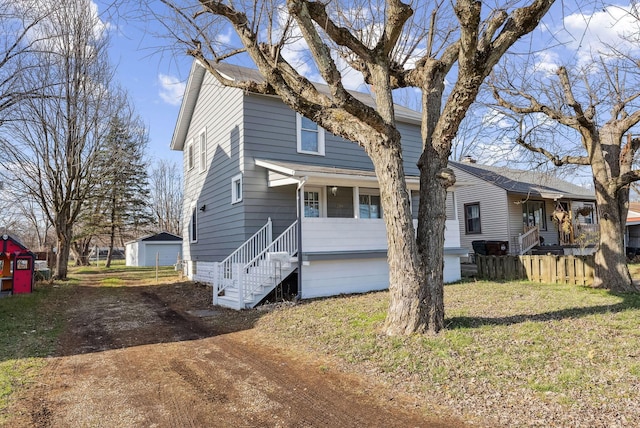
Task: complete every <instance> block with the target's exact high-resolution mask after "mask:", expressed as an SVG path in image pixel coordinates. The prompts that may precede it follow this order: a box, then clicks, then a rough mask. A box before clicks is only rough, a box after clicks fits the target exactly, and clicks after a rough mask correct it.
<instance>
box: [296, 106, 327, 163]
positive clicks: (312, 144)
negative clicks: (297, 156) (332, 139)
mask: <svg viewBox="0 0 640 428" xmlns="http://www.w3.org/2000/svg"><path fill="white" fill-rule="evenodd" d="M296 128H297V137H298V153H305V154H310V155H320V156H324V129H322V128H321V127H320V126H318V124H316V123H315V122H314V121H312V120H311V119H308V118H306V117H304V116H302V115H301V114H299V113H296Z"/></svg>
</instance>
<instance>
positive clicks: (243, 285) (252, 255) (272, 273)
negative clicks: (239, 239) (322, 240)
mask: <svg viewBox="0 0 640 428" xmlns="http://www.w3.org/2000/svg"><path fill="white" fill-rule="evenodd" d="M297 253H298V228H297V221H296V222H294V223H293V224H292V225H291V226H289V227H288V228H287V229H286V230H285V231H284V232H282V234H281V235H280V236H278V237H277V238H276V239H272V225H271V219H269V220H268V221H267V224H265V225H264V226H263V227H262V228H261V229H260V230H259V231H258V232H256V233H255V234H254V235H253V236H252V237H251V238H249V239H248V240H247V241H246V242H245V243H244V244H242V245H241V246H240V247H239V248H238V249H237V250H235V251H234V252H233V253H231V254H230V255H229V257H227V258H226V259H224V260H223V261H221V262H220V263H216V264H215V265H214V283H213V304H214V305H220V306H225V307H228V308H233V309H244V308H252V307H254V306H256V305H257V304H258V303H260V301H261V300H262V299H264V298H265V297H266V296H267V295H268V294H269V293H270V292H271V291H273V290H274V289H275V288H276V287H277V286H278V285H279V284H280V283H281V282H282V281H283V280H284V279H285V278H287V276H289V275H290V274H291V273H292V272H293V271H294V270H295V269H296V268H297Z"/></svg>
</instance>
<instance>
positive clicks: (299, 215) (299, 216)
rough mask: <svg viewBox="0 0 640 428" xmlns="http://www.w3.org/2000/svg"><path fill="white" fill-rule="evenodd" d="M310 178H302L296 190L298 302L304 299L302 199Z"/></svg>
mask: <svg viewBox="0 0 640 428" xmlns="http://www.w3.org/2000/svg"><path fill="white" fill-rule="evenodd" d="M307 179H308V177H302V178H301V179H300V181H298V188H297V189H296V212H297V215H296V216H297V221H298V224H297V229H298V294H297V295H296V301H300V300H301V299H302V217H303V215H302V213H303V206H302V204H303V203H304V198H303V197H302V196H303V195H302V189H303V188H304V184H305V183H306V182H307Z"/></svg>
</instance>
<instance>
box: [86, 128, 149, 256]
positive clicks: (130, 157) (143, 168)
mask: <svg viewBox="0 0 640 428" xmlns="http://www.w3.org/2000/svg"><path fill="white" fill-rule="evenodd" d="M136 125H137V123H136V121H132V122H126V121H124V120H122V118H120V117H115V118H114V119H113V120H112V121H111V128H110V132H109V134H108V136H107V138H106V141H105V144H104V146H103V148H102V150H101V153H100V156H99V161H98V163H99V166H98V168H97V170H98V171H100V174H101V180H100V184H99V186H98V188H97V189H96V192H95V197H96V198H97V199H96V204H91V205H94V207H96V208H97V209H98V210H99V211H98V212H99V216H98V218H99V219H100V220H99V222H100V225H99V226H100V229H102V231H103V233H104V234H105V235H106V236H107V238H108V248H109V251H108V253H107V261H106V266H107V267H109V266H110V264H111V258H112V256H113V248H114V246H115V242H116V237H120V238H121V240H122V237H123V236H126V235H132V234H134V233H137V232H138V231H140V230H141V229H144V228H145V227H147V226H149V225H150V224H152V222H153V216H152V213H151V209H150V204H149V200H150V191H149V177H148V173H147V163H146V161H145V160H144V152H145V148H146V141H147V134H146V131H144V129H143V128H142V127H138V126H136Z"/></svg>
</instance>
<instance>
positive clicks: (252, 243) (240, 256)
mask: <svg viewBox="0 0 640 428" xmlns="http://www.w3.org/2000/svg"><path fill="white" fill-rule="evenodd" d="M271 243H273V229H272V223H271V217H269V218H268V219H267V224H265V225H264V226H262V227H261V228H260V230H258V231H257V232H256V233H254V234H253V235H252V236H251V238H249V239H247V240H246V241H245V242H244V243H243V244H242V245H241V246H240V247H238V249H236V250H235V251H234V252H233V253H231V254H229V256H227V258H225V259H224V260H222V261H221V262H220V263H219V265H218V266H219V267H218V274H217V276H218V278H216V281H215V286H216V291H215V292H216V293H220V292H221V291H222V290H224V289H225V288H227V287H228V286H229V285H230V284H231V282H232V281H225V280H233V265H235V264H241V265H243V266H244V265H246V264H247V260H253V259H255V257H256V254H260V253H261V252H263V251H264V248H267V247H268V246H269V245H270V244H271Z"/></svg>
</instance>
